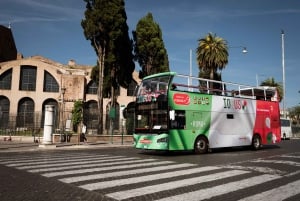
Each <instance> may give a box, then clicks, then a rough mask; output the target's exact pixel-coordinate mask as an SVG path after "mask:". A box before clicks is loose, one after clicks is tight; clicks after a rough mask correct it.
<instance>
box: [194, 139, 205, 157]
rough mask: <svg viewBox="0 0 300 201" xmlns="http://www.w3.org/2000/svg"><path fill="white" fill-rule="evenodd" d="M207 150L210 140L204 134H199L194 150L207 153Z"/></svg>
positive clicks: (197, 152)
mask: <svg viewBox="0 0 300 201" xmlns="http://www.w3.org/2000/svg"><path fill="white" fill-rule="evenodd" d="M207 151H208V140H207V139H206V138H205V137H203V136H199V137H198V138H197V139H196V141H195V145H194V152H195V153H196V154H205V153H207Z"/></svg>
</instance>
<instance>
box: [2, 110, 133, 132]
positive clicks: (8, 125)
mask: <svg viewBox="0 0 300 201" xmlns="http://www.w3.org/2000/svg"><path fill="white" fill-rule="evenodd" d="M54 115H55V117H54V122H53V132H54V133H58V134H59V133H63V132H66V131H68V132H77V128H75V127H74V126H73V125H72V122H71V112H65V115H64V120H61V119H60V115H59V114H58V113H55V114H54ZM111 121H114V123H113V124H112V125H113V126H114V128H113V129H111V128H110V126H111ZM83 123H84V124H85V126H86V134H94V135H99V134H111V133H110V132H111V131H113V132H114V133H115V134H131V133H132V129H133V125H131V124H132V121H131V120H127V122H126V120H125V119H110V118H109V116H108V115H106V114H104V115H103V133H99V132H98V127H99V120H98V116H97V115H89V114H86V113H84V115H83ZM43 129H44V113H43V112H36V113H31V114H27V115H10V116H9V115H0V135H2V136H3V135H4V136H42V135H43ZM129 130H130V131H129ZM78 132H79V131H78Z"/></svg>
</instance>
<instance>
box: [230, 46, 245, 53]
mask: <svg viewBox="0 0 300 201" xmlns="http://www.w3.org/2000/svg"><path fill="white" fill-rule="evenodd" d="M231 48H242V53H243V54H246V53H248V50H247V48H246V47H245V46H229V49H231Z"/></svg>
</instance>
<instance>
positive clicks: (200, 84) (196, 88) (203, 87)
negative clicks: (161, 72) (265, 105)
mask: <svg viewBox="0 0 300 201" xmlns="http://www.w3.org/2000/svg"><path fill="white" fill-rule="evenodd" d="M185 83H186V84H185ZM172 88H173V89H176V90H179V91H188V92H197V93H204V94H215V95H222V96H234V97H243V98H250V99H260V100H270V101H278V93H277V90H276V88H275V87H267V86H261V87H253V86H249V85H244V84H237V83H232V82H223V81H217V80H209V79H204V78H197V77H191V76H187V75H176V76H175V77H174V78H173V82H172Z"/></svg>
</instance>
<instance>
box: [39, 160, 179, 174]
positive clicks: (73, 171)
mask: <svg viewBox="0 0 300 201" xmlns="http://www.w3.org/2000/svg"><path fill="white" fill-rule="evenodd" d="M170 163H174V162H172V161H159V162H151V163H142V164H132V165H120V166H109V167H99V168H89V169H80V170H69V171H62V172H49V173H45V174H42V176H45V177H55V176H64V175H72V174H82V173H88V172H96V171H106V170H116V169H117V170H118V169H126V168H137V167H145V166H155V165H167V164H170Z"/></svg>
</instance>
